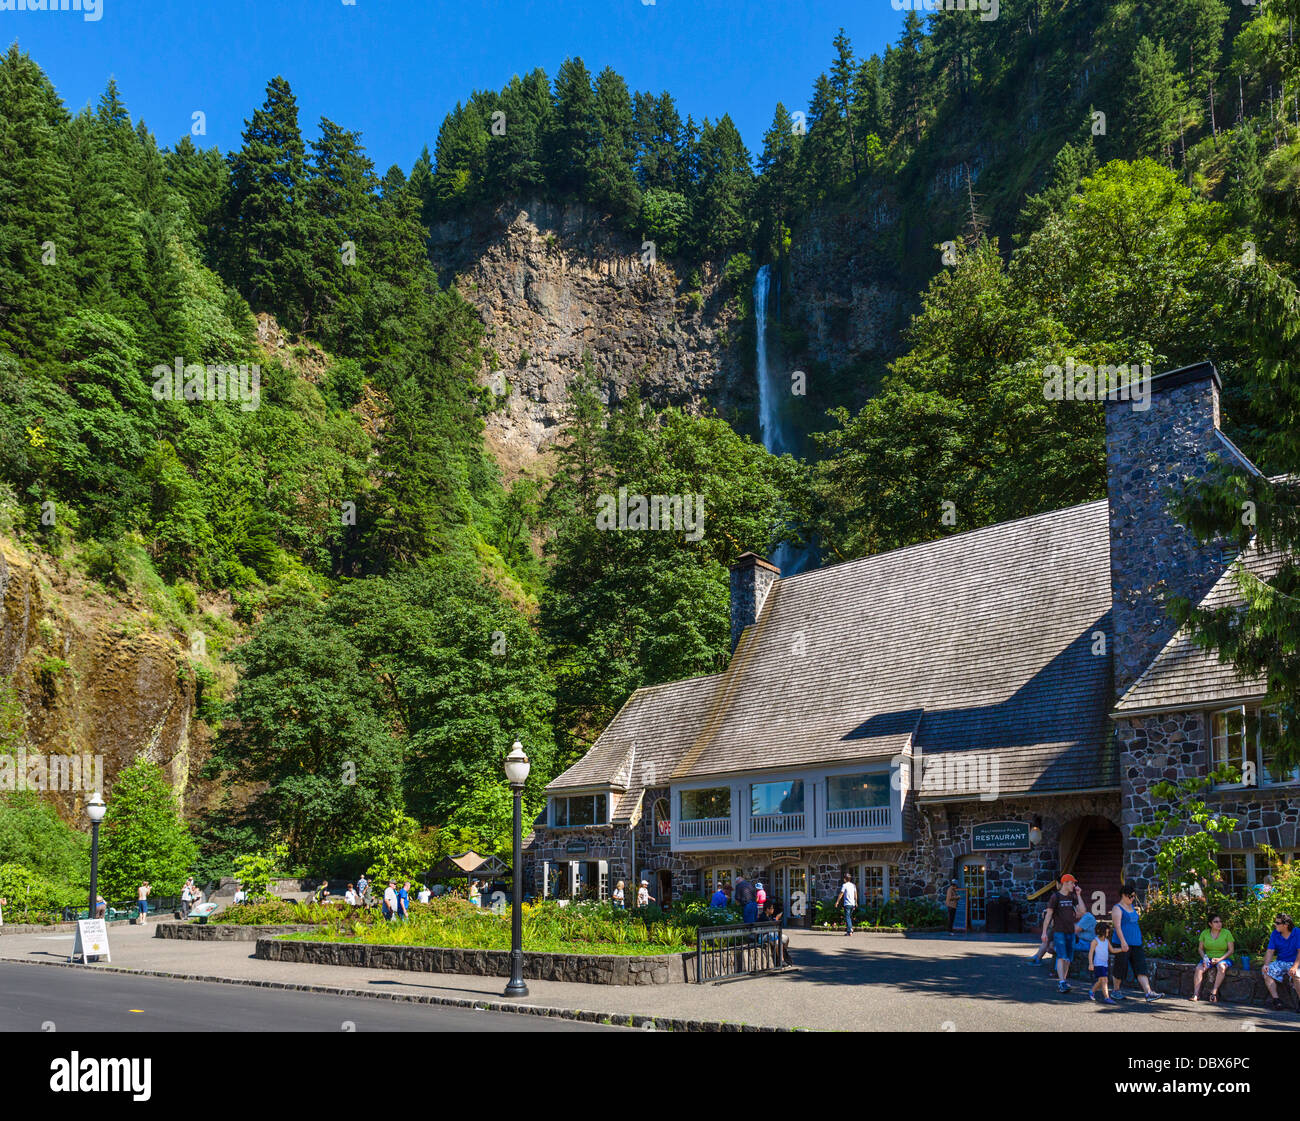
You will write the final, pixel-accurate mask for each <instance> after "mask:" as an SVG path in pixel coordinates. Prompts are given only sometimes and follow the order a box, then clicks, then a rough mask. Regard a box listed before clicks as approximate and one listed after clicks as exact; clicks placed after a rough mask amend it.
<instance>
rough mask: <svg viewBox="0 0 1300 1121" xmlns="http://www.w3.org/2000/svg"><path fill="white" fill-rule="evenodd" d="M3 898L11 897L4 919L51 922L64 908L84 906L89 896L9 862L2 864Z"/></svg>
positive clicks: (1, 888) (0, 876)
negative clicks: (79, 904)
mask: <svg viewBox="0 0 1300 1121" xmlns="http://www.w3.org/2000/svg"><path fill="white" fill-rule="evenodd" d="M0 898H2V899H6V900H8V902H7V903H5V905H4V916H5V922H10V923H29V922H30V923H51V922H58V921H59V917H60V912H61V911H62V909H63V908H64V907H72V906H76V905H77V904H78V903H81V904H82V905H83V906H84V905H85V903H86V902H87V900H88V898H89V896H88V895H84V894H82V893H80V892H78V891H76V890H75V889H73V888H71V887H68V886H67V885H65V884H63V883H60V882H59V881H56V880H52V879H50V878H48V877H45V876H40V875H37V874H36V873H35V872H33V871H31V870H30V869H28V868H26V867H24V866H23V865H22V864H17V863H14V862H8V863H5V864H0Z"/></svg>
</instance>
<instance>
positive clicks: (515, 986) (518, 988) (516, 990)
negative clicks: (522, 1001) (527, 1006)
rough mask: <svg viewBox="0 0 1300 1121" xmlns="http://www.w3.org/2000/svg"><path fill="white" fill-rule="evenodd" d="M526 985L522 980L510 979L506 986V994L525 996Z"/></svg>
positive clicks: (526, 992) (526, 993) (526, 991)
mask: <svg viewBox="0 0 1300 1121" xmlns="http://www.w3.org/2000/svg"><path fill="white" fill-rule="evenodd" d="M527 995H528V986H527V985H525V984H524V983H523V982H522V981H511V982H510V984H508V985H507V986H506V996H527Z"/></svg>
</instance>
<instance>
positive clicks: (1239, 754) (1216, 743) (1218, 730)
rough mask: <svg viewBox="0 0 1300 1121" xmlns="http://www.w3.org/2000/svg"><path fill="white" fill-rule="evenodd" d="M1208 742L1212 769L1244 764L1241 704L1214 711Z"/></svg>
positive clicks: (1243, 727) (1244, 741) (1244, 720)
mask: <svg viewBox="0 0 1300 1121" xmlns="http://www.w3.org/2000/svg"><path fill="white" fill-rule="evenodd" d="M1210 737H1211V738H1210V742H1211V743H1212V745H1213V749H1214V753H1213V759H1214V769H1215V770H1216V771H1217V770H1218V769H1219V768H1220V767H1224V766H1228V767H1236V768H1237V770H1239V771H1240V770H1242V769H1243V768H1244V767H1245V765H1246V710H1245V709H1244V708H1242V707H1241V706H1238V707H1237V708H1226V709H1224V710H1223V711H1222V712H1216V713H1215V714H1214V716H1213V717H1212V718H1211V731H1210Z"/></svg>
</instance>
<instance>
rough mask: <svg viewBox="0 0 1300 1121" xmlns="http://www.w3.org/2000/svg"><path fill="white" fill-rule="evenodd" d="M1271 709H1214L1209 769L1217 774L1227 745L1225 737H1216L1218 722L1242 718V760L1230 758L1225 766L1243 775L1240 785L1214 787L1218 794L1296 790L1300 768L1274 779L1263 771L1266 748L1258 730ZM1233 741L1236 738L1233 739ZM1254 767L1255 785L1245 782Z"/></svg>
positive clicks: (1210, 716) (1238, 783)
mask: <svg viewBox="0 0 1300 1121" xmlns="http://www.w3.org/2000/svg"><path fill="white" fill-rule="evenodd" d="M1270 712H1271V710H1269V709H1258V708H1251V709H1248V708H1247V707H1246V706H1245V705H1229V706H1228V707H1227V708H1219V709H1215V710H1214V711H1212V712H1211V713H1210V714H1209V717H1208V726H1209V732H1210V760H1209V762H1210V767H1209V769H1210V770H1211V771H1215V770H1217V769H1218V768H1219V766H1220V759H1219V750H1218V746H1219V743H1220V742H1222V741H1226V740H1227V737H1226V736H1219V735H1216V734H1215V722H1216V721H1217V720H1218V718H1219V717H1221V716H1227V715H1228V714H1229V713H1236V714H1238V715H1240V717H1241V733H1240V737H1241V739H1240V742H1241V753H1240V758H1229V759H1227V760H1226V762H1228V763H1230V764H1232V765H1234V766H1236V767H1237V769H1238V770H1240V771H1241V772H1242V779H1243V781H1241V782H1220V783H1215V789H1216V790H1262V789H1269V788H1272V787H1275V786H1294V785H1295V784H1296V783H1297V782H1300V766H1298V767H1296V768H1294V769H1293V770H1292V771H1291V773H1290V774H1289V775H1286V776H1285V777H1282V778H1274V777H1273V776H1271V775H1268V773H1267V771H1266V770H1265V768H1264V747H1263V744H1262V743H1261V742H1260V735H1259V729H1260V726H1261V725H1262V724H1263V722H1264V720H1265V719H1266V718H1267V717H1268V716H1269V714H1270ZM1252 721H1253V722H1254V724H1255V734H1254V736H1252V735H1251V733H1250V726H1251V723H1252ZM1234 738H1236V737H1235V735H1234ZM1248 763H1249V764H1251V766H1253V767H1254V770H1255V781H1254V782H1250V783H1248V782H1245V781H1244V779H1245V777H1246V764H1248Z"/></svg>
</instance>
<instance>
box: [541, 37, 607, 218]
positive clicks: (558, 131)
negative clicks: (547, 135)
mask: <svg viewBox="0 0 1300 1121" xmlns="http://www.w3.org/2000/svg"><path fill="white" fill-rule="evenodd" d="M551 96H552V98H553V100H554V102H555V131H554V134H553V139H552V141H551V144H550V146H549V147H550V152H549V156H550V160H549V175H548V179H549V180H550V183H551V186H552V187H553V188H554V189H555V190H558V191H560V192H561V193H571V194H574V195H578V196H581V195H582V194H583V193H584V191H585V190H586V189H587V170H588V168H589V166H590V162H589V161H590V159H591V155H592V152H593V149H594V148H595V146H596V145H595V135H594V134H595V129H596V122H595V116H596V95H595V93H594V92H593V90H592V88H591V75H590V73H589V72H588V70H587V67H586V66H585V65H584V64H583V61H582V59H580V58H566V59H565V60H564V62H563V63H562V64H561V65H560V70H559V73H557V74H556V75H555V86H554V89H553V90H552V94H551Z"/></svg>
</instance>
